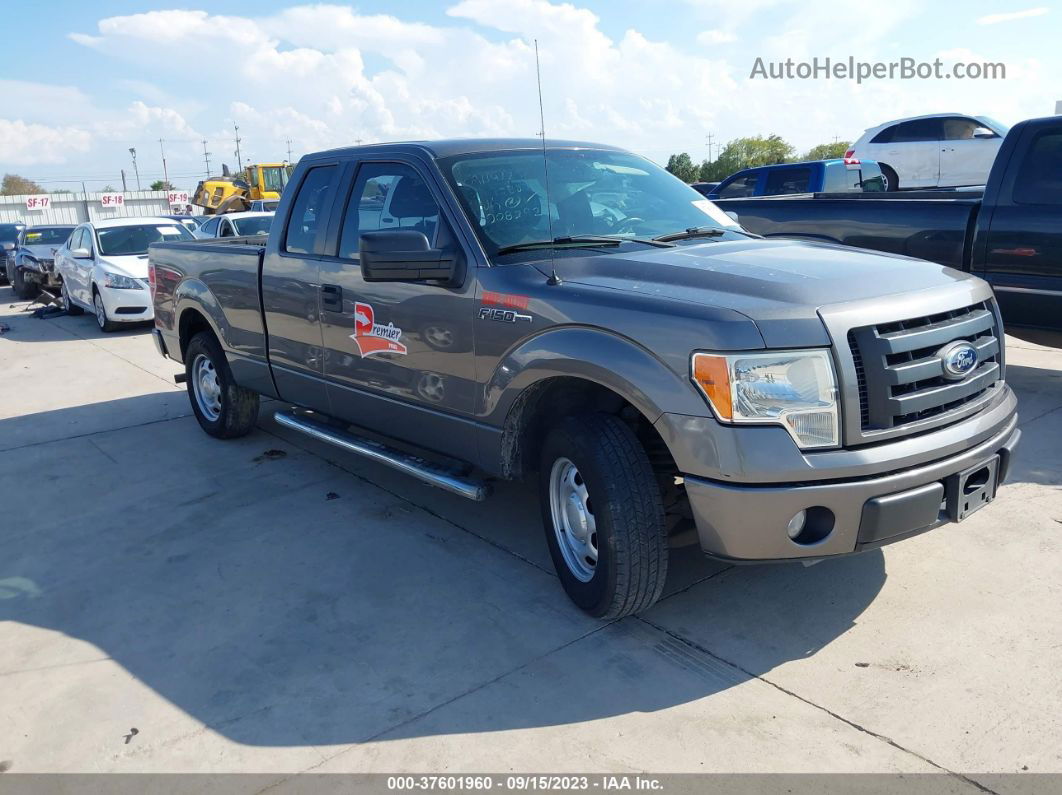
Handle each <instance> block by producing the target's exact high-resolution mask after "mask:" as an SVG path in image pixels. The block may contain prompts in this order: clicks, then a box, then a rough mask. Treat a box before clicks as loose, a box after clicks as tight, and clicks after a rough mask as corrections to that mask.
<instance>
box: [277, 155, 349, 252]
mask: <svg viewBox="0 0 1062 795" xmlns="http://www.w3.org/2000/svg"><path fill="white" fill-rule="evenodd" d="M338 177H339V167H338V166H337V165H335V164H334V163H333V164H329V165H322V166H314V167H313V168H310V169H308V170H307V172H306V176H305V177H304V178H303V180H302V184H300V185H299V191H298V193H297V194H296V195H295V200H294V202H292V207H291V214H290V216H289V217H288V228H287V230H286V232H285V235H284V251H286V252H288V253H290V254H324V253H325V252H324V251H322V250H321V248H322V246H323V243H319V242H318V241H319V240H320V239H321V237H322V235H321V233H322V232H323V231H324V223H325V220H326V217H327V215H328V209H329V206H330V204H331V202H332V195H333V193H334V191H335V185H336V180H337V179H338Z"/></svg>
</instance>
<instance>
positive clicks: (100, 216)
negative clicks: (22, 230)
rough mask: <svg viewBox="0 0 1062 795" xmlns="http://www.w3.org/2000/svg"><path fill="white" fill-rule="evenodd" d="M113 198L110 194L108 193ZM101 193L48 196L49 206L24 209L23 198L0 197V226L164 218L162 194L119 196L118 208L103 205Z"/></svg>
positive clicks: (166, 208)
mask: <svg viewBox="0 0 1062 795" xmlns="http://www.w3.org/2000/svg"><path fill="white" fill-rule="evenodd" d="M112 195H113V194H112ZM103 196H104V194H103V193H52V194H49V198H50V199H51V201H50V202H49V206H48V207H45V208H41V209H37V208H34V209H32V210H30V209H27V207H26V199H27V198H28V197H27V196H0V224H16V223H23V224H26V225H27V226H41V225H44V224H80V223H84V222H85V221H101V220H104V219H108V218H126V217H143V216H146V215H168V214H169V212H170V206H169V204H168V202H167V199H168V195H167V193H166V191H161V190H141V191H128V192H126V193H123V194H122V196H123V197H124V201H123V203H122V206H120V207H114V206H108V207H104V206H103V201H102V200H103Z"/></svg>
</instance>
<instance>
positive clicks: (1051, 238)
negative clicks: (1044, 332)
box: [974, 124, 1062, 331]
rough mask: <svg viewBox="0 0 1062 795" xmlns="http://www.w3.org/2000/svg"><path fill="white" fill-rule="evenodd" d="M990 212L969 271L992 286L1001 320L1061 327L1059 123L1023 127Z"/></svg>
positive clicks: (1061, 150) (1061, 138)
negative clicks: (986, 280)
mask: <svg viewBox="0 0 1062 795" xmlns="http://www.w3.org/2000/svg"><path fill="white" fill-rule="evenodd" d="M1023 152H1024V156H1023V155H1022V153H1023ZM990 212H991V217H990V218H988V219H986V226H987V232H986V233H985V242H984V247H983V251H984V259H983V262H982V263H981V264H980V265H978V263H977V262H975V263H974V270H975V271H976V270H978V267H979V268H980V272H979V273H978V275H980V276H983V277H984V278H986V279H988V281H990V282H991V283H992V286H993V288H995V291H996V297H997V299H998V300H999V308H1000V311H1001V312H1002V313H1003V320H1004V322H1005V323H1006V324H1007V325H1008V326H1022V327H1031V328H1041V329H1051V330H1054V331H1062V311H1059V306H1060V304H1062V231H1060V230H1062V124H1055V125H1052V126H1049V127H1046V128H1045V127H1039V128H1036V127H1030V128H1029V129H1026V130H1025V132H1024V134H1023V135H1022V138H1021V139H1020V140H1019V141H1018V143H1017V146H1016V147H1015V150H1014V153H1013V155H1012V156H1011V159H1010V162H1009V163H1008V168H1007V169H1006V170H1005V171H1004V172H1003V178H1002V179H1001V180H1000V184H999V186H998V195H997V197H996V203H995V206H994V207H993V208H991V209H990ZM978 242H979V241H978ZM974 251H975V256H980V252H981V251H982V249H981V247H980V246H979V245H978V244H977V243H975V247H974Z"/></svg>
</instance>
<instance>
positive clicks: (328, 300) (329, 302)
mask: <svg viewBox="0 0 1062 795" xmlns="http://www.w3.org/2000/svg"><path fill="white" fill-rule="evenodd" d="M321 306H323V307H324V308H325V309H330V310H332V311H333V312H342V311H343V288H342V287H340V286H339V285H338V284H322V285H321Z"/></svg>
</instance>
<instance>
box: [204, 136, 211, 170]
mask: <svg viewBox="0 0 1062 795" xmlns="http://www.w3.org/2000/svg"><path fill="white" fill-rule="evenodd" d="M203 160H205V161H206V175H207V177H208V178H209V177H210V152H208V151H207V142H206V138H204V139H203Z"/></svg>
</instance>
